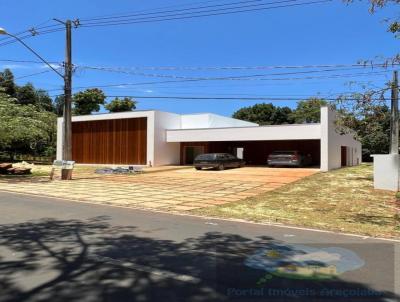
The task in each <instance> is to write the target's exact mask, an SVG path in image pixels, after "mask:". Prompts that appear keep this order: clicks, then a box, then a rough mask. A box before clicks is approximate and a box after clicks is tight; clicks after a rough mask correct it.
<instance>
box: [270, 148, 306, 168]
mask: <svg viewBox="0 0 400 302" xmlns="http://www.w3.org/2000/svg"><path fill="white" fill-rule="evenodd" d="M311 163H312V157H311V155H310V154H307V155H304V154H303V153H301V152H299V151H295V150H294V151H274V152H272V153H271V154H270V155H268V166H293V167H304V166H309V165H311Z"/></svg>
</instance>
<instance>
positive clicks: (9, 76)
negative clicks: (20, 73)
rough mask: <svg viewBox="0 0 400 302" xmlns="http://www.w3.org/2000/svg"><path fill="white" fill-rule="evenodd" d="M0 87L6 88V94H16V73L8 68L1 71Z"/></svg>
mask: <svg viewBox="0 0 400 302" xmlns="http://www.w3.org/2000/svg"><path fill="white" fill-rule="evenodd" d="M0 87H2V88H4V92H5V93H6V94H8V95H11V96H14V95H15V92H16V85H15V83H14V75H13V73H12V72H11V70H10V69H8V68H6V69H4V71H3V72H0Z"/></svg>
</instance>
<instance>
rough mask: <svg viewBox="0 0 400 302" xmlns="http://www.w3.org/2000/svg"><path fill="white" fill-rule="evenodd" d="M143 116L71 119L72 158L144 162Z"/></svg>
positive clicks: (144, 132) (144, 133) (144, 135)
mask: <svg viewBox="0 0 400 302" xmlns="http://www.w3.org/2000/svg"><path fill="white" fill-rule="evenodd" d="M146 152H147V118H131V119H116V120H103V121H86V122H73V123H72V158H73V160H75V161H76V162H77V163H84V164H132V165H145V164H146Z"/></svg>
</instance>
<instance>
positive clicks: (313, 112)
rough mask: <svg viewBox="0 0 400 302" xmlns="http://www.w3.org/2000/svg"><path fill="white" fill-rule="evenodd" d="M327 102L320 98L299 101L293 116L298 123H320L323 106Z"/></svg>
mask: <svg viewBox="0 0 400 302" xmlns="http://www.w3.org/2000/svg"><path fill="white" fill-rule="evenodd" d="M326 104H327V102H326V101H325V100H323V99H319V98H309V99H307V100H303V101H299V102H298V103H297V107H296V109H295V110H294V111H293V113H292V114H291V117H292V118H293V120H294V121H295V122H296V123H298V124H303V123H319V122H320V119H321V106H322V105H326Z"/></svg>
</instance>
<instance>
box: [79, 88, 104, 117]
mask: <svg viewBox="0 0 400 302" xmlns="http://www.w3.org/2000/svg"><path fill="white" fill-rule="evenodd" d="M105 99H106V96H105V95H104V93H103V91H102V90H100V89H98V88H93V89H87V90H85V91H81V92H78V93H76V94H75V95H74V97H73V102H74V113H75V114H76V115H85V114H91V113H92V112H93V111H95V112H98V111H99V110H100V105H104V101H105Z"/></svg>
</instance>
